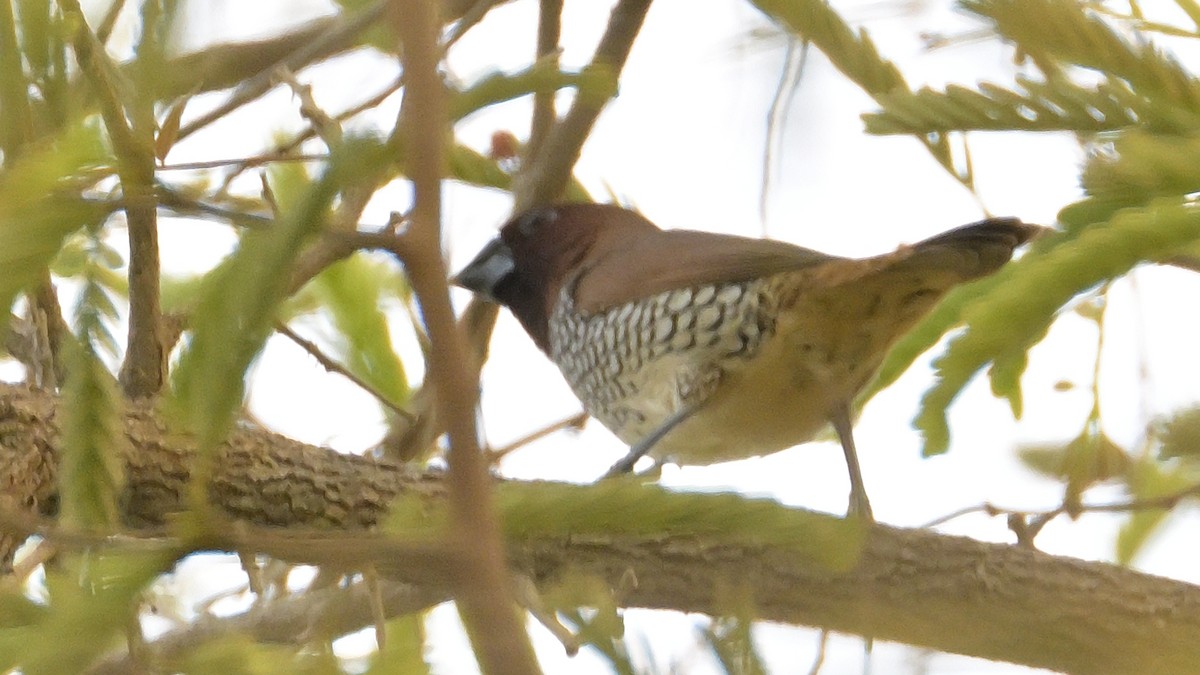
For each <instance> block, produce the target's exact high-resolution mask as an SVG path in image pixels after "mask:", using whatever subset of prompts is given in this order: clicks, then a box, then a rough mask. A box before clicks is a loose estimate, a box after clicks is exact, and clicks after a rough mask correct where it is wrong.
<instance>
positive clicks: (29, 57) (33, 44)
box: [6, 0, 52, 79]
mask: <svg viewBox="0 0 1200 675" xmlns="http://www.w3.org/2000/svg"><path fill="white" fill-rule="evenodd" d="M15 4H16V10H17V20H18V22H19V23H20V27H21V30H20V37H21V56H22V57H24V59H25V60H26V61H27V62H28V63H29V67H30V69H31V70H32V71H33V72H34V74H35V77H37V78H38V79H43V78H44V77H45V75H46V73H47V72H48V71H49V69H50V62H51V61H50V44H51V37H52V29H51V25H50V8H51V3H49V2H46V0H17V2H16V3H15ZM6 67H7V66H6Z"/></svg>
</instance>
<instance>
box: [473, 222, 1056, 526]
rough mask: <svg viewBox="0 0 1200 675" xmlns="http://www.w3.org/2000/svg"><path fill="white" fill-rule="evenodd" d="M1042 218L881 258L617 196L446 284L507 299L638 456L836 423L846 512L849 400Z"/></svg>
mask: <svg viewBox="0 0 1200 675" xmlns="http://www.w3.org/2000/svg"><path fill="white" fill-rule="evenodd" d="M1041 229H1042V228H1040V227H1038V226H1035V225H1028V224H1025V223H1023V222H1021V221H1020V220H1019V219H1016V218H988V219H986V220H982V221H979V222H976V223H973V224H970V225H964V226H962V227H959V228H957V229H953V230H950V231H947V232H945V233H943V234H940V235H937V236H934V237H932V238H930V239H926V240H924V241H920V242H918V243H915V244H911V245H906V246H901V247H900V248H898V249H897V250H895V251H893V252H891V253H886V254H883V255H878V256H875V257H869V258H861V259H856V258H844V257H838V256H834V255H829V254H826V253H821V252H819V251H815V250H811V249H807V248H802V247H800V246H796V245H793V244H789V243H785V242H781V241H776V240H769V239H754V238H747V237H740V236H735V235H728V234H716V233H710V232H701V231H694V230H683V229H665V230H664V229H661V228H659V227H658V226H657V225H655V224H654V223H652V222H651V221H649V220H648V219H646V218H645V217H643V216H642V215H640V214H639V213H637V212H636V211H633V210H631V209H627V208H623V207H621V206H617V205H612V204H591V203H571V204H552V205H548V206H541V207H535V208H532V209H529V210H527V211H525V212H523V213H520V214H517V215H515V216H514V217H512V218H511V219H510V220H508V221H507V222H506V223H505V224H504V225H503V226H501V228H500V231H499V235H498V236H497V237H496V238H494V239H492V240H491V241H490V242H488V243H487V244H486V245H485V246H484V247H483V249H482V250H481V251H480V252H479V254H478V255H477V256H476V257H475V258H474V259H473V260H472V261H471V262H470V263H469V264H467V266H466V267H464V268H463V269H462V270H461V271H460V272H459V273H458V274H457V275H455V277H454V278H453V279H452V282H453V283H454V284H456V285H458V286H460V287H463V288H466V289H469V290H471V291H473V292H474V293H475V294H477V295H479V296H481V297H483V298H484V299H486V300H490V301H492V302H495V303H498V304H500V305H502V306H505V307H507V308H508V309H509V310H511V312H512V313H513V314H514V315H515V316H516V318H517V320H518V321H519V322H520V323H521V325H522V326H523V327H524V329H525V331H526V332H527V333H528V334H529V336H530V337H531V338H532V339H533V342H534V343H535V344H536V345H537V346H538V347H539V348H540V349H541V350H542V351H543V352H544V353H545V354H546V355H547V356H548V357H549V358H550V359H551V360H552V361H553V362H554V363H555V364H556V365H557V366H558V368H559V370H560V371H561V372H562V374H563V376H564V378H565V379H566V381H567V383H568V384H569V385H570V387H571V389H572V391H573V392H574V393H575V395H576V396H578V397H579V399H580V401H581V402H582V404H583V407H584V409H585V410H586V411H587V413H588V414H589V415H591V416H592V417H594V418H595V419H597V420H599V421H600V422H601V423H602V424H604V426H605V427H607V428H608V429H609V430H611V431H612V432H613V433H614V434H615V435H616V436H617V437H618V438H620V439H621V440H622V441H623V442H625V443H627V444H629V445H630V451H629V453H628V454H627V455H626V456H625V457H624V458H623V459H622V460H621V461H619V462H617V463H616V464H615V465H614V466H613V468H612V469H611V470H610V471H609V472H608V473H607V474H606V476H615V475H619V474H622V473H627V472H629V471H631V470H632V468H633V467H634V464H635V463H636V462H637V461H638V460H639V459H640V458H641V457H643V456H647V455H648V456H650V457H652V458H654V459H656V460H658V461H660V462H661V461H669V462H673V463H676V464H680V465H706V464H712V463H716V462H723V461H729V460H735V459H743V458H747V457H754V456H761V455H767V454H771V453H774V452H777V451H780V450H784V449H786V448H790V447H793V446H796V445H799V444H801V443H804V442H807V441H810V440H812V439H813V437H814V436H816V435H817V434H818V433H820V432H821V431H822V430H823V429H824V428H826V427H827V426H828V425H832V426H833V429H834V431H835V432H836V433H837V436H838V437H839V439H840V441H841V445H842V449H843V452H844V454H845V459H846V465H847V470H848V473H849V478H850V486H851V490H850V500H849V506H848V509H847V515H848V516H857V517H861V518H864V519H866V520H868V521H873V520H874V516H873V513H872V510H871V505H870V500H869V499H868V497H867V492H866V487H865V485H864V483H863V478H862V471H861V468H860V466H859V461H858V456H857V452H856V449H855V445H854V438H853V432H852V418H851V409H852V405H853V401H854V398H855V396H856V395H857V394H858V393H859V392H860V391H861V390H862V389H863V388H864V387H865V386H866V385H867V383H868V382H869V381H870V379H871V377H872V376H873V375H874V373H875V372H876V370H877V369H878V368H879V366H880V364H881V363H882V361H883V358H884V356H885V355H886V353H887V351H888V348H889V347H890V346H891V345H892V344H893V343H895V342H896V340H898V339H899V338H900V337H901V336H902V335H903V334H904V333H905V332H906V331H907V330H908V329H909V328H911V327H912V326H913V324H914V323H916V321H917V320H918V319H920V318H921V317H922V316H924V315H925V314H926V313H927V312H929V311H930V309H931V308H932V307H933V306H934V305H935V304H936V303H937V301H938V300H939V298H941V296H943V295H944V294H945V293H946V292H947V291H948V290H950V289H951V288H953V287H954V286H956V285H958V284H962V283H964V282H967V281H970V280H972V279H976V278H978V277H982V276H985V275H987V274H990V273H992V272H994V271H996V270H997V269H999V268H1000V267H1001V266H1002V265H1004V264H1005V263H1007V262H1008V261H1009V260H1010V259H1011V257H1012V255H1013V253H1014V250H1015V249H1016V248H1017V247H1018V246H1020V245H1021V244H1023V243H1025V242H1026V241H1027V240H1029V239H1030V238H1031V237H1033V236H1034V235H1035V234H1036V233H1037V232H1038V231H1039V230H1041Z"/></svg>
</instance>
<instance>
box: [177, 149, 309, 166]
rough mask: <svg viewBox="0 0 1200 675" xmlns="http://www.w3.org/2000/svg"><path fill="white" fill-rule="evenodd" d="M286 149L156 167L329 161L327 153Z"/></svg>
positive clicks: (260, 164)
mask: <svg viewBox="0 0 1200 675" xmlns="http://www.w3.org/2000/svg"><path fill="white" fill-rule="evenodd" d="M286 153H287V151H286V150H280V149H275V150H272V151H271V152H267V153H263V154H261V155H256V156H254V157H239V158H231V159H208V160H204V161H200V162H179V163H177V164H163V165H162V166H160V167H158V170H159V171H199V170H202V169H219V168H221V167H225V166H238V167H242V168H246V169H250V168H254V167H256V166H262V165H264V164H276V163H282V162H327V161H329V155H328V154H319V155H289V154H286Z"/></svg>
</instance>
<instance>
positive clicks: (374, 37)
mask: <svg viewBox="0 0 1200 675" xmlns="http://www.w3.org/2000/svg"><path fill="white" fill-rule="evenodd" d="M335 2H336V3H337V6H338V7H340V8H341V9H342V13H343V14H357V13H358V12H361V11H365V10H368V9H370V8H371V7H372V6H373V5H375V4H376V3H375V1H374V0H335ZM357 44H360V45H363V46H364V47H371V48H372V49H375V50H376V51H379V52H382V53H384V54H392V55H395V54H398V53H399V52H400V39H399V38H398V37H397V36H396V32H395V31H394V30H392V24H391V22H390V21H376V22H375V23H374V24H373V25H371V27H370V28H368V29H366V30H364V31H362V32H361V33H360V34H359V36H358V41H357Z"/></svg>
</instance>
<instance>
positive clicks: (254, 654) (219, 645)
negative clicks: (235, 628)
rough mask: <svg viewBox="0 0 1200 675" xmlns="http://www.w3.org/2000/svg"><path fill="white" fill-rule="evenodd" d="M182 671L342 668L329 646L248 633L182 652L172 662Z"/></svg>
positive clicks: (314, 673) (324, 674)
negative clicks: (260, 638) (303, 645)
mask: <svg viewBox="0 0 1200 675" xmlns="http://www.w3.org/2000/svg"><path fill="white" fill-rule="evenodd" d="M170 665H171V666H172V670H174V671H177V672H180V673H197V674H200V673H221V674H222V675H275V674H276V673H282V672H286V673H293V674H294V675H330V674H336V673H341V672H343V671H342V669H341V668H340V667H339V665H338V662H337V659H336V658H335V657H334V656H333V654H332V653H330V652H329V650H320V651H317V650H312V649H303V650H301V649H297V648H296V647H293V646H290V645H283V644H264V643H259V642H255V641H254V640H253V638H251V637H250V636H249V635H239V634H232V635H225V636H222V637H220V638H218V639H216V640H211V641H209V642H205V643H203V644H201V645H199V646H198V647H196V648H194V649H190V650H187V651H185V652H183V654H182V656H181V657H180V658H178V659H174V660H173V662H172V663H171V664H170Z"/></svg>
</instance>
